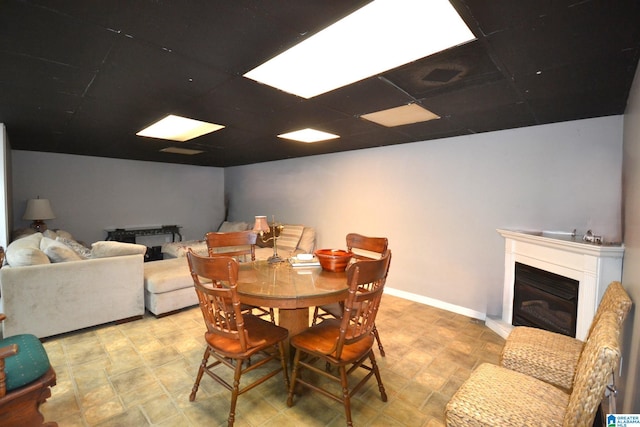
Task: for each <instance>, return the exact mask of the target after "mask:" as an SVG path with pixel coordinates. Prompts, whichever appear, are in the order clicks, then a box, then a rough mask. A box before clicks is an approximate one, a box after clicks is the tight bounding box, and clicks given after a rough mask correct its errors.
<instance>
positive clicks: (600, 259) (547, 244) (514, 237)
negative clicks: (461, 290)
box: [487, 229, 624, 340]
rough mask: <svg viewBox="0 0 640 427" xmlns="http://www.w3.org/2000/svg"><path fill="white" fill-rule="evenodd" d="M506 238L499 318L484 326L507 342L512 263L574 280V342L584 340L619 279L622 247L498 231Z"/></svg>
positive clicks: (565, 237)
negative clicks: (603, 300) (606, 294)
mask: <svg viewBox="0 0 640 427" xmlns="http://www.w3.org/2000/svg"><path fill="white" fill-rule="evenodd" d="M497 231H498V233H500V234H501V235H502V236H503V237H504V238H505V261H504V288H503V295H502V318H501V319H500V320H497V319H487V326H489V327H490V328H491V329H493V330H494V331H495V332H497V333H498V334H499V335H501V336H502V337H503V338H506V337H507V336H508V334H509V332H510V331H511V328H512V326H511V319H512V316H513V285H514V278H515V263H516V262H519V263H521V264H526V265H530V266H532V267H536V268H539V269H541V270H545V271H549V272H551V273H555V274H559V275H561V276H564V277H568V278H570V279H574V280H577V281H578V282H579V285H578V314H577V324H576V338H578V339H581V340H584V339H586V336H587V333H588V332H589V327H590V325H591V321H592V320H593V316H594V314H595V312H596V309H597V307H598V304H599V302H600V299H601V298H602V294H603V293H604V291H605V289H606V288H607V286H608V285H609V283H611V282H612V281H615V280H618V281H619V280H621V277H622V257H623V255H624V246H623V245H607V244H593V243H587V242H583V241H582V240H581V237H576V236H571V235H564V234H556V233H545V232H531V231H513V230H502V229H498V230H497Z"/></svg>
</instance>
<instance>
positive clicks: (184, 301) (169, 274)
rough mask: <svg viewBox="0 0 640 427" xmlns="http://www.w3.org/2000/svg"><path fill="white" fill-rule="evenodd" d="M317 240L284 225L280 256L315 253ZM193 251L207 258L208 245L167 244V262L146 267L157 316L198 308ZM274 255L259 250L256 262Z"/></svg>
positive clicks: (148, 302)
mask: <svg viewBox="0 0 640 427" xmlns="http://www.w3.org/2000/svg"><path fill="white" fill-rule="evenodd" d="M248 227H249V224H248V223H246V222H225V223H223V224H222V226H221V227H220V229H219V230H218V231H220V232H229V231H242V230H246V229H247V228H248ZM315 240H316V232H315V230H314V229H313V228H312V227H305V226H302V225H285V226H284V229H283V232H282V234H281V235H280V238H279V239H278V254H279V255H280V256H281V257H282V258H287V257H289V256H290V255H293V254H298V253H312V252H313V251H314V249H315ZM190 248H191V249H193V250H194V252H196V253H198V254H200V255H206V254H207V244H206V243H205V242H204V241H202V240H191V241H186V242H176V243H168V244H166V245H163V247H162V252H163V257H166V259H163V260H160V261H152V262H147V263H145V265H144V300H145V306H146V308H147V310H149V311H150V312H151V313H153V314H155V315H156V316H162V315H166V314H170V313H171V312H174V311H176V310H179V309H182V308H185V307H190V306H192V305H196V304H198V298H197V296H196V292H195V291H194V289H193V281H192V279H191V274H190V273H189V266H188V264H187V259H186V254H187V252H188V251H189V249H190ZM272 255H273V248H270V247H263V248H261V247H257V248H256V259H257V260H264V259H267V258H269V257H270V256H272Z"/></svg>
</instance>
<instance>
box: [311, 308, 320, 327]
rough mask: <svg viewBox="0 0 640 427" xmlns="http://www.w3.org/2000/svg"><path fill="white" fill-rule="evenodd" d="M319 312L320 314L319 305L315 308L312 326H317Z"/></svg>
mask: <svg viewBox="0 0 640 427" xmlns="http://www.w3.org/2000/svg"><path fill="white" fill-rule="evenodd" d="M318 314H320V311H319V307H318V306H316V308H315V309H314V310H313V320H312V321H311V326H316V323H317V322H318Z"/></svg>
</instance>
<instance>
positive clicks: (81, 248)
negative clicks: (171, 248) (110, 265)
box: [56, 236, 92, 259]
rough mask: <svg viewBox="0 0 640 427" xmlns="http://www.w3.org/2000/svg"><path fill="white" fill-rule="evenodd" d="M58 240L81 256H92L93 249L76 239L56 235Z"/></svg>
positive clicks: (83, 257)
mask: <svg viewBox="0 0 640 427" xmlns="http://www.w3.org/2000/svg"><path fill="white" fill-rule="evenodd" d="M56 240H57V241H58V242H60V243H62V244H63V245H65V246H67V247H68V248H69V249H71V250H72V251H74V252H75V253H76V254H78V256H80V258H82V259H89V258H91V257H92V255H91V249H89V248H88V247H86V246H85V245H83V244H82V243H79V242H76V241H75V240H71V239H67V238H65V237H60V236H58V237H56Z"/></svg>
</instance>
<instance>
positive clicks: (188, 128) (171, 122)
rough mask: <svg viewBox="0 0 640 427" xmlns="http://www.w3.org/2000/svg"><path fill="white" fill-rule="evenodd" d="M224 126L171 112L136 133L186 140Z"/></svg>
mask: <svg viewBox="0 0 640 427" xmlns="http://www.w3.org/2000/svg"><path fill="white" fill-rule="evenodd" d="M223 128H224V126H222V125H217V124H214V123H208V122H201V121H200V120H194V119H189V118H187V117H180V116H174V115H173V114H170V115H168V116H167V117H165V118H164V119H162V120H160V121H158V122H155V123H154V124H152V125H151V126H149V127H147V128H145V129H143V130H141V131H140V132H138V133H136V135H138V136H148V137H151V138H159V139H168V140H171V141H178V142H184V141H188V140H190V139H193V138H197V137H199V136H202V135H206V134H208V133H211V132H215V131H217V130H220V129H223Z"/></svg>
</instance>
